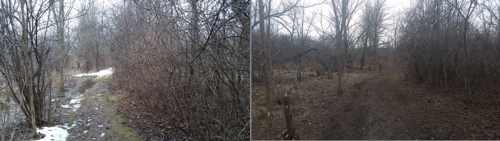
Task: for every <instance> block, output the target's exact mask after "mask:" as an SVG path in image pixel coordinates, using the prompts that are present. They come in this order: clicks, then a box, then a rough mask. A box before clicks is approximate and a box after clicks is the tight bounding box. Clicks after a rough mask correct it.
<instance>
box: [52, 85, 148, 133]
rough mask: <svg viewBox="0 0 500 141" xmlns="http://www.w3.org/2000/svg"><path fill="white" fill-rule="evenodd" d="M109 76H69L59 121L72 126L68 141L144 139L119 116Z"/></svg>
mask: <svg viewBox="0 0 500 141" xmlns="http://www.w3.org/2000/svg"><path fill="white" fill-rule="evenodd" d="M109 78H110V77H109V76H107V77H101V78H98V79H96V78H95V77H83V78H80V77H71V78H69V79H70V80H69V82H71V83H70V85H68V86H67V89H68V92H67V93H66V94H67V96H66V99H65V101H64V102H63V105H67V106H65V107H63V108H62V110H61V113H62V114H61V115H62V116H61V121H60V123H69V124H68V126H69V127H71V128H70V129H68V130H67V131H68V133H69V135H68V137H67V140H72V141H73V140H74V141H84V140H141V136H140V135H139V134H137V132H135V131H134V130H132V128H130V127H128V126H127V125H126V123H125V122H124V120H123V118H122V117H121V116H120V115H119V113H118V111H119V106H118V97H117V96H116V95H113V94H111V92H110V91H109V86H108V84H107V83H108V81H109ZM68 107H69V108H68ZM78 107H79V108H78Z"/></svg>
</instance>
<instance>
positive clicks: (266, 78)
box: [259, 0, 273, 139]
mask: <svg viewBox="0 0 500 141" xmlns="http://www.w3.org/2000/svg"><path fill="white" fill-rule="evenodd" d="M264 22H265V20H264V1H263V0H259V37H260V39H259V40H260V52H259V53H260V56H261V58H262V60H261V63H262V65H261V66H262V74H263V75H262V81H263V82H264V90H265V95H266V131H265V132H266V133H267V136H266V139H273V130H272V129H273V122H272V112H271V106H272V96H271V95H272V90H271V86H270V75H269V71H270V68H269V67H270V64H268V63H269V62H270V61H269V59H270V58H269V56H268V54H267V40H266V35H267V34H266V32H265V23H264Z"/></svg>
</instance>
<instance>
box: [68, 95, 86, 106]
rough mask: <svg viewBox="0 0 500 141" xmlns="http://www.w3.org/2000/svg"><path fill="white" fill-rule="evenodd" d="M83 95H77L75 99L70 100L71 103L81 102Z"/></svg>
mask: <svg viewBox="0 0 500 141" xmlns="http://www.w3.org/2000/svg"><path fill="white" fill-rule="evenodd" d="M82 99H83V97H82V96H81V95H80V96H78V97H76V98H75V99H72V100H71V101H69V103H70V104H74V103H80V101H82Z"/></svg>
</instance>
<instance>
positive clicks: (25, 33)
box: [21, 0, 39, 138]
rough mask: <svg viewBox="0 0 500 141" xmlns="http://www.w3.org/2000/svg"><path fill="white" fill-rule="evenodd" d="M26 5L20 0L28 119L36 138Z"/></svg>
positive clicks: (24, 0) (24, 1)
mask: <svg viewBox="0 0 500 141" xmlns="http://www.w3.org/2000/svg"><path fill="white" fill-rule="evenodd" d="M25 6H26V0H23V1H21V15H22V29H23V32H22V37H23V44H24V67H25V69H24V70H25V71H24V72H25V73H26V74H25V77H26V85H28V93H29V101H30V103H29V105H30V110H29V115H30V120H31V129H32V132H33V138H38V137H39V135H38V133H37V131H36V113H35V96H34V95H33V79H32V77H33V74H32V72H31V60H30V57H29V56H28V51H29V43H28V31H27V30H28V29H27V27H26V22H27V20H26V16H25V13H24V7H25Z"/></svg>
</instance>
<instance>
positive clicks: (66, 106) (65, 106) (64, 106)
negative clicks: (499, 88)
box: [61, 105, 69, 108]
mask: <svg viewBox="0 0 500 141" xmlns="http://www.w3.org/2000/svg"><path fill="white" fill-rule="evenodd" d="M61 107H63V108H69V105H61Z"/></svg>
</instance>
